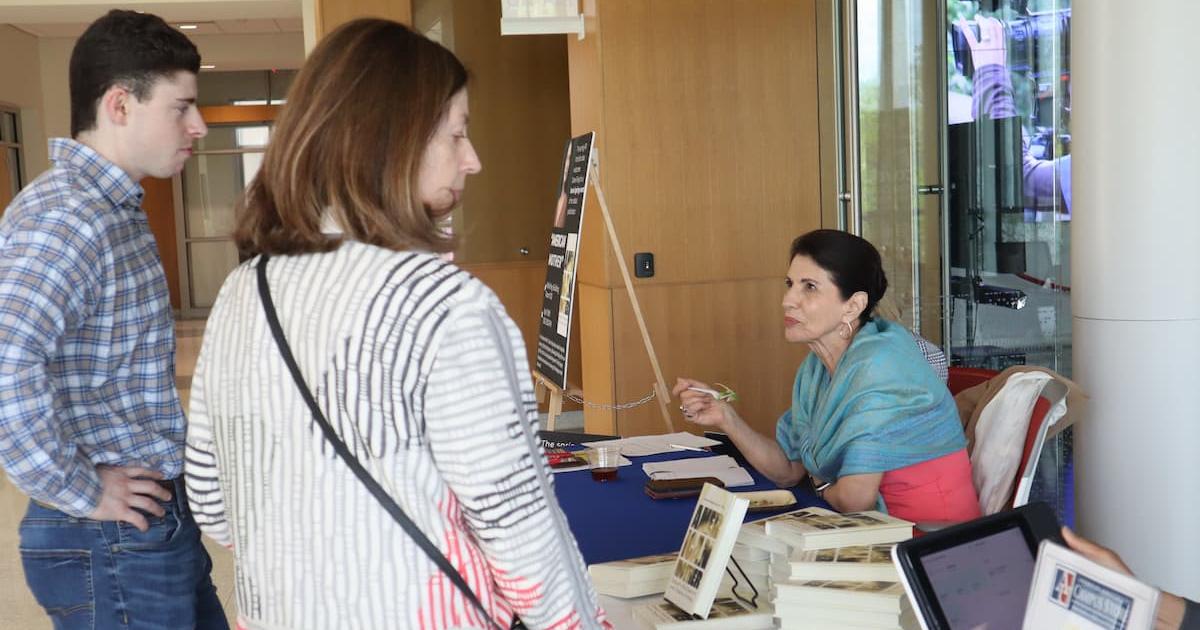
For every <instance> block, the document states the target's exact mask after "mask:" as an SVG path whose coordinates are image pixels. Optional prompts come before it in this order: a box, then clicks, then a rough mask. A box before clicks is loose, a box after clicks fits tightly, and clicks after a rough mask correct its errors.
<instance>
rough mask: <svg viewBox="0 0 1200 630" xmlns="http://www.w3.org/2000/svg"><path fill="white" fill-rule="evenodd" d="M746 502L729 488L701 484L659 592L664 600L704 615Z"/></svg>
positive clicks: (706, 613) (726, 558)
mask: <svg viewBox="0 0 1200 630" xmlns="http://www.w3.org/2000/svg"><path fill="white" fill-rule="evenodd" d="M749 504H750V502H749V501H747V500H746V499H741V498H738V497H736V496H734V495H733V493H731V492H727V491H725V490H722V489H721V488H718V487H716V486H714V485H712V484H709V483H706V484H704V488H703V489H702V490H701V491H700V498H699V500H698V501H696V509H695V510H694V511H693V512H692V520H691V522H690V523H689V524H688V528H687V532H686V533H685V534H684V538H683V547H682V548H680V550H679V558H678V559H676V561H675V569H674V571H673V573H672V575H671V579H670V581H669V582H668V583H667V591H666V593H665V594H664V595H663V597H664V598H665V599H666V600H667V601H669V602H671V603H673V604H675V605H676V606H678V607H679V608H680V609H682V610H683V611H685V612H687V613H690V614H693V615H699V616H700V617H703V618H708V615H709V610H710V609H711V608H712V603H713V600H714V599H716V596H717V589H718V588H719V587H720V586H721V579H722V577H723V576H724V575H725V567H726V565H728V564H729V554H730V552H731V551H733V544H734V541H735V539H736V538H737V533H738V529H739V528H741V526H742V519H744V518H745V516H746V508H747V506H749Z"/></svg>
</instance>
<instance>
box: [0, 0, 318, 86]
mask: <svg viewBox="0 0 1200 630" xmlns="http://www.w3.org/2000/svg"><path fill="white" fill-rule="evenodd" d="M300 2H301V0H122V2H121V5H120V6H121V8H124V9H132V10H137V11H145V12H146V13H153V14H155V15H158V16H161V17H162V18H163V19H165V20H166V21H167V22H168V23H170V24H172V25H175V26H177V27H178V26H179V25H181V24H194V25H195V26H196V28H194V29H187V30H181V32H183V33H184V34H186V35H187V36H188V37H190V38H192V40H193V41H194V42H195V43H196V46H197V47H198V48H200V53H201V55H202V57H203V59H204V63H205V64H210V63H214V64H216V65H217V70H255V69H264V68H298V67H299V66H300V64H301V63H302V62H303V60H304V32H303V31H304V26H303V19H302V18H301V7H300ZM112 8H113V2H112V1H111V0H0V24H10V25H12V26H14V27H16V28H18V29H21V30H22V31H25V32H26V33H29V34H30V35H33V36H35V37H39V38H46V39H57V40H73V39H75V38H77V37H79V36H80V35H82V34H83V31H84V30H85V29H87V27H88V25H89V24H91V22H92V21H93V20H95V19H96V18H98V17H100V16H102V15H104V14H105V13H107V12H108V11H109V10H110V9H112Z"/></svg>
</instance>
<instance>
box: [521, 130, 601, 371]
mask: <svg viewBox="0 0 1200 630" xmlns="http://www.w3.org/2000/svg"><path fill="white" fill-rule="evenodd" d="M594 138H595V133H594V132H588V133H585V134H583V135H581V136H578V137H575V138H572V139H571V141H570V142H568V143H567V146H566V148H565V150H564V151H563V172H562V176H561V177H560V178H559V187H558V192H559V194H558V197H557V198H556V203H555V206H554V214H553V220H554V229H553V230H552V231H551V232H550V255H549V257H548V259H547V261H546V284H545V285H544V286H543V290H542V315H541V323H540V324H539V326H538V346H537V360H536V363H535V365H536V368H537V371H538V372H539V373H540V374H541V375H542V376H544V377H546V380H548V381H550V382H551V383H554V384H555V385H557V386H558V387H559V389H566V387H567V356H568V354H569V353H568V349H569V348H570V347H571V315H572V313H573V312H574V307H575V270H576V268H577V267H578V265H579V231H580V228H581V227H582V225H583V206H584V200H585V198H586V197H587V187H588V178H589V177H590V175H591V161H592V141H593V139H594Z"/></svg>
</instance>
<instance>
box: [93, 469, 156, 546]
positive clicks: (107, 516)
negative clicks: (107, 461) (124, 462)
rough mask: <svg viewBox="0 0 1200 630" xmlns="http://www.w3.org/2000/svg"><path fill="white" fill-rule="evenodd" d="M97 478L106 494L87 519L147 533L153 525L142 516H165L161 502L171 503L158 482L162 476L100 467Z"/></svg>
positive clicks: (152, 472) (150, 471)
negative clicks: (132, 527)
mask: <svg viewBox="0 0 1200 630" xmlns="http://www.w3.org/2000/svg"><path fill="white" fill-rule="evenodd" d="M96 474H98V475H99V476H100V486H101V488H102V489H103V494H101V495H100V504H99V505H98V506H96V509H95V510H94V511H93V512H92V513H91V514H89V515H88V518H90V519H93V520H97V521H124V522H126V523H129V524H130V525H133V526H134V527H136V528H138V530H139V531H143V532H144V531H146V530H148V529H150V524H149V523H148V522H146V517H145V516H144V515H143V514H142V512H146V513H149V514H153V515H155V516H162V515H163V514H166V510H164V509H163V507H162V506H161V505H159V504H158V500H162V501H170V500H171V493H170V491H168V490H167V489H166V488H164V487H162V486H160V485H158V482H157V481H155V480H156V479H162V478H163V476H162V473H160V472H158V471H155V470H149V469H146V468H137V467H133V466H129V467H126V466H97V467H96ZM156 499H157V500H156ZM138 510H141V511H142V512H139V511H138Z"/></svg>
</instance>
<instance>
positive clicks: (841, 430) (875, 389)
mask: <svg viewBox="0 0 1200 630" xmlns="http://www.w3.org/2000/svg"><path fill="white" fill-rule="evenodd" d="M786 283H787V287H788V290H787V292H786V293H785V294H784V297H783V325H784V336H785V337H786V338H787V340H788V341H790V342H792V343H806V344H808V346H809V347H810V348H811V349H812V352H811V353H810V354H809V355H808V357H807V358H806V359H805V360H804V362H803V363H802V364H801V365H800V369H799V370H798V371H797V372H796V382H795V385H794V386H793V388H792V408H791V409H789V410H788V411H786V412H784V414H783V415H782V416H781V417H780V418H779V423H778V425H777V427H776V431H775V439H774V440H772V439H771V438H769V437H767V436H765V435H762V434H760V433H758V432H757V431H755V430H754V429H753V428H751V427H750V425H748V424H747V423H746V421H745V420H743V419H742V418H741V417H740V416H739V415H738V413H737V412H736V411H734V409H733V407H731V406H730V405H729V404H728V403H725V402H722V401H718V400H716V399H714V398H712V397H711V396H710V395H708V394H705V393H702V392H697V391H694V390H691V389H689V388H692V387H701V388H703V387H707V386H706V385H705V384H704V383H701V382H699V381H694V380H691V379H679V382H678V383H677V384H676V386H675V389H674V393H675V395H677V396H679V398H680V401H681V403H682V404H681V405H680V409H681V410H682V411H683V415H684V417H685V418H687V419H688V420H690V421H692V422H695V423H696V424H700V425H704V426H706V427H712V428H714V429H717V430H719V431H723V432H725V433H727V434H728V435H729V437H730V438H731V439H732V440H733V442H734V444H735V445H737V447H738V448H739V449H740V450H741V451H742V453H743V454H744V455H745V456H746V458H747V460H749V462H750V464H751V465H753V466H754V467H755V468H757V469H758V470H759V471H761V472H762V473H763V474H764V475H766V476H767V477H768V478H769V479H771V480H772V481H774V482H775V483H777V484H779V485H780V486H784V487H787V486H794V485H796V484H798V483H800V482H801V481H803V480H804V478H805V477H811V478H812V483H813V485H814V487H816V488H817V489H818V494H820V495H821V496H822V497H823V498H824V499H825V500H826V501H828V502H829V504H830V505H832V506H833V507H834V508H836V509H838V510H840V511H843V512H851V511H859V510H871V509H878V510H881V511H886V512H888V513H890V514H892V515H893V516H896V517H898V518H903V519H906V520H910V521H961V520H968V519H972V518H975V517H977V516H979V500H978V498H977V497H976V495H975V488H974V486H973V485H972V484H971V464H970V461H969V460H968V458H967V451H966V439H965V438H964V437H963V431H962V424H961V423H960V422H959V419H958V412H957V410H956V409H955V406H954V399H953V398H952V397H951V395H950V391H949V390H948V389H946V385H945V384H944V383H942V382H941V380H940V379H938V377H937V376H936V375H935V374H934V372H933V369H932V368H931V367H930V365H929V364H928V363H927V362H926V361H925V359H924V358H923V356H922V354H921V350H920V349H919V348H918V346H917V343H916V341H915V338H914V337H913V335H912V334H911V333H910V332H909V331H908V330H907V329H906V328H905V327H904V326H901V325H900V324H897V323H895V322H890V321H887V320H884V319H878V318H872V316H871V314H872V312H873V311H874V309H875V305H876V304H878V303H879V299H880V298H881V297H883V294H884V291H886V290H887V277H886V276H885V275H884V272H883V265H882V261H881V260H880V256H879V252H878V251H877V250H876V249H875V247H874V246H872V245H871V244H870V243H868V242H867V241H865V240H863V239H861V238H859V237H857V236H854V235H852V234H848V233H846V232H839V231H836V230H816V231H813V232H809V233H807V234H805V235H803V236H801V237H799V238H797V239H796V240H795V241H794V242H793V243H792V263H791V267H789V269H788V274H787V280H786Z"/></svg>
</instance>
